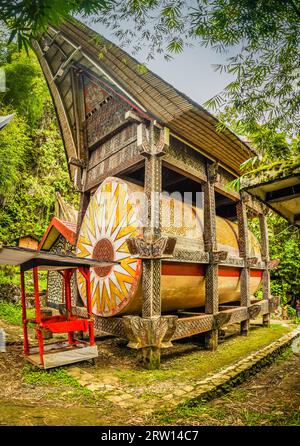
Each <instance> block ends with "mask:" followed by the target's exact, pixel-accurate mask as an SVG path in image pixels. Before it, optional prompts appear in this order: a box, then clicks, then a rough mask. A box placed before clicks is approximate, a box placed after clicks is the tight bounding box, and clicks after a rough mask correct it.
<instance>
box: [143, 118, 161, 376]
mask: <svg viewBox="0 0 300 446" xmlns="http://www.w3.org/2000/svg"><path fill="white" fill-rule="evenodd" d="M167 145H168V134H167V136H166V131H165V130H161V131H160V138H159V141H155V135H154V124H153V123H151V125H150V128H149V134H148V137H147V135H146V128H145V125H144V124H141V125H140V126H139V128H138V147H139V150H140V153H141V154H142V155H144V157H145V182H144V191H145V194H146V197H147V206H148V209H147V211H148V212H147V214H148V219H147V225H146V227H145V228H144V242H145V243H146V244H147V246H148V247H149V250H150V251H152V254H151V255H150V256H149V258H145V257H146V256H144V257H143V277H142V287H143V302H142V318H143V319H144V320H145V321H144V325H145V324H146V325H147V327H148V329H147V330H149V329H150V330H152V329H154V330H155V327H157V326H158V324H156V323H151V324H148V322H147V320H149V319H150V320H151V321H154V320H159V319H161V258H160V257H159V255H157V257H156V256H155V255H153V252H154V251H155V248H154V247H155V245H156V244H157V243H159V242H158V241H159V240H160V236H161V229H160V194H161V190H162V160H161V157H162V155H164V153H165V152H164V149H165V147H166V146H167ZM148 337H149V339H156V338H157V334H156V333H149V336H148ZM142 360H143V364H144V366H145V367H147V368H150V369H153V368H158V367H159V364H160V345H159V343H157V342H154V343H153V345H151V343H150V345H145V346H144V347H143V348H142Z"/></svg>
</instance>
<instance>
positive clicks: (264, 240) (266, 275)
mask: <svg viewBox="0 0 300 446" xmlns="http://www.w3.org/2000/svg"><path fill="white" fill-rule="evenodd" d="M259 226H260V236H261V256H262V261H263V262H264V263H265V269H264V271H263V276H262V289H263V298H264V299H267V300H269V299H270V297H271V292H270V271H269V261H270V255H269V237H268V225H267V217H266V212H263V213H262V214H260V215H259ZM263 325H264V326H266V327H269V326H270V313H268V314H264V315H263Z"/></svg>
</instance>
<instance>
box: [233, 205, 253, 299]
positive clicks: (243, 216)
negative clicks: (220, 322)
mask: <svg viewBox="0 0 300 446" xmlns="http://www.w3.org/2000/svg"><path fill="white" fill-rule="evenodd" d="M236 213H237V220H238V233H239V251H240V256H241V257H242V258H244V260H245V266H244V268H242V270H241V276H240V284H241V306H245V307H248V306H249V305H250V268H249V266H248V260H249V240H248V224H247V208H246V203H245V197H244V196H243V197H241V199H240V200H239V201H238V203H237V205H236Z"/></svg>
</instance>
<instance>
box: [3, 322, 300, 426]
mask: <svg viewBox="0 0 300 446" xmlns="http://www.w3.org/2000/svg"><path fill="white" fill-rule="evenodd" d="M5 329H6V331H7V334H8V341H9V343H8V348H7V353H0V425H1V424H2V425H122V424H128V425H139V424H140V425H144V424H203V425H211V424H242V425H243V424H258V425H259V424H284V423H286V420H287V419H288V420H290V421H289V423H290V424H291V423H294V424H296V423H297V422H298V421H299V420H298V421H297V410H298V409H299V405H300V397H299V382H300V367H299V365H300V364H299V361H300V358H299V356H296V355H294V356H291V357H289V358H286V359H285V360H284V361H281V362H277V363H276V364H274V365H273V366H272V367H270V368H266V369H263V370H262V371H261V372H260V373H259V374H258V375H256V377H255V378H253V379H251V380H250V381H248V382H247V383H244V384H243V385H242V386H239V387H238V388H236V389H235V390H233V391H232V392H231V393H229V394H227V395H225V396H223V397H222V398H218V399H215V400H214V401H212V402H209V403H201V404H197V405H196V406H194V407H191V406H180V407H178V408H177V409H174V410H172V411H169V403H168V400H169V398H168V395H171V397H172V395H173V394H175V395H176V392H177V393H178V392H180V391H181V390H180V389H181V388H180V386H185V387H186V386H187V385H189V386H191V384H192V383H193V381H197V380H198V379H202V377H203V376H207V374H208V373H212V372H213V371H214V370H218V369H220V368H222V367H224V366H226V365H227V364H230V363H235V361H236V360H237V359H238V358H240V357H243V356H245V355H247V354H249V353H250V352H251V351H256V350H257V348H258V347H261V346H262V344H263V345H266V344H268V343H270V342H271V341H272V340H273V339H276V338H277V339H278V338H279V337H280V336H282V335H283V334H284V333H285V332H286V330H289V329H288V328H287V327H281V326H279V325H278V326H276V325H275V326H273V328H271V329H264V328H259V327H255V326H254V327H253V328H252V330H251V334H250V336H249V337H247V338H241V337H240V336H238V335H237V333H235V332H234V331H232V332H228V333H227V335H226V339H224V341H223V342H222V343H221V344H220V346H219V348H218V351H217V352H215V353H212V352H207V351H204V350H203V348H202V347H201V346H200V345H199V344H198V343H197V342H192V341H190V342H182V343H178V344H176V346H174V348H173V349H172V351H171V350H170V352H165V354H164V358H163V362H162V368H161V370H157V371H145V370H142V369H141V368H140V367H139V366H138V364H137V363H136V354H135V352H133V351H132V350H130V349H127V348H126V347H125V345H124V342H122V341H118V340H115V339H107V340H101V341H99V358H97V360H96V363H95V364H94V365H92V364H89V363H82V364H80V365H79V366H78V365H75V366H71V367H69V368H61V369H54V370H53V371H50V372H43V371H37V370H33V369H32V368H31V367H30V366H28V365H26V364H25V363H24V359H23V357H22V344H21V342H22V341H21V329H20V328H18V327H10V326H9V325H8V324H6V326H5ZM70 372H72V373H70ZM84 378H85V379H86V382H83V381H84ZM133 395H134V396H133ZM157 402H158V404H157ZM163 402H164V404H161V403H163ZM161 407H164V409H163V412H160V413H158V412H157V411H158V409H159V410H161ZM149 408H150V409H151V408H152V413H150V411H149ZM257 408H258V409H257ZM147 409H148V410H147ZM293 420H294V421H293ZM295 420H296V421H295Z"/></svg>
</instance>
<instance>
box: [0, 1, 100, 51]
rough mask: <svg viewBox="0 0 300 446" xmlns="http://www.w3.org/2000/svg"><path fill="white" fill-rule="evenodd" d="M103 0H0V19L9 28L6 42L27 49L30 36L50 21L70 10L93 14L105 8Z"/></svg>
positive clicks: (33, 35)
mask: <svg viewBox="0 0 300 446" xmlns="http://www.w3.org/2000/svg"><path fill="white" fill-rule="evenodd" d="M106 4H107V1H106V0H31V1H28V0H0V20H1V21H3V22H4V24H5V26H6V27H7V29H8V30H9V31H10V37H9V42H11V41H13V40H16V42H17V45H18V48H19V49H22V48H23V49H24V50H25V51H26V52H28V49H29V47H30V42H31V39H32V38H35V37H36V36H37V35H38V34H39V33H40V32H42V31H44V30H45V29H46V28H47V26H48V24H49V23H52V24H54V25H57V24H59V23H60V22H62V21H63V19H65V18H67V17H68V15H69V14H72V13H73V14H83V15H90V14H95V13H97V12H98V11H100V10H105V7H106Z"/></svg>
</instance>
